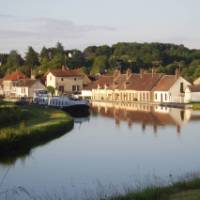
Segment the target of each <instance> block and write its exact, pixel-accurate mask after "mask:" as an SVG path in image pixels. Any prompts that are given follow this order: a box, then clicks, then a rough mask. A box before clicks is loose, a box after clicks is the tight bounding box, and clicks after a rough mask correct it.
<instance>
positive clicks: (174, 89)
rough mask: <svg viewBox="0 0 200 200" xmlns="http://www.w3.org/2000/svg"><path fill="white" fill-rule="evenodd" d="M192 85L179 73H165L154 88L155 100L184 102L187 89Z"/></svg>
mask: <svg viewBox="0 0 200 200" xmlns="http://www.w3.org/2000/svg"><path fill="white" fill-rule="evenodd" d="M190 85H191V84H190V83H189V82H188V81H187V80H185V79H184V78H183V77H181V76H179V75H178V74H176V75H163V76H162V78H161V79H160V80H159V82H158V83H157V84H156V86H155V87H154V88H153V92H154V102H156V103H158V102H161V103H184V97H185V89H186V88H187V87H188V86H190Z"/></svg>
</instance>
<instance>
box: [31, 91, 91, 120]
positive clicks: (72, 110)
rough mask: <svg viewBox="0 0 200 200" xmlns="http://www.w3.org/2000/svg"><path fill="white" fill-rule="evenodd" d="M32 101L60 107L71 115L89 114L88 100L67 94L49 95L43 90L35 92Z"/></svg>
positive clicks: (81, 115)
mask: <svg viewBox="0 0 200 200" xmlns="http://www.w3.org/2000/svg"><path fill="white" fill-rule="evenodd" d="M33 103H34V104H37V105H43V106H48V107H54V108H58V109H62V110H63V111H65V112H68V113H69V114H71V115H72V116H73V117H83V116H88V115H89V102H88V101H87V100H81V99H75V98H72V97H69V96H51V95H50V94H49V93H48V92H47V91H44V90H42V91H41V90H40V91H36V92H35V95H34V98H33Z"/></svg>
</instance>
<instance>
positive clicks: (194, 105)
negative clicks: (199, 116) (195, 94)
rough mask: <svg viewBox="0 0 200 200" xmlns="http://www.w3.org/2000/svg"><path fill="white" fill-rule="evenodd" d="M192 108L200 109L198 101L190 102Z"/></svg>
mask: <svg viewBox="0 0 200 200" xmlns="http://www.w3.org/2000/svg"><path fill="white" fill-rule="evenodd" d="M192 109H193V110H200V102H197V103H192Z"/></svg>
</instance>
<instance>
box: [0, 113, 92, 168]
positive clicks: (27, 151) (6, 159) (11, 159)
mask: <svg viewBox="0 0 200 200" xmlns="http://www.w3.org/2000/svg"><path fill="white" fill-rule="evenodd" d="M86 121H89V117H82V118H74V123H75V124H78V125H79V126H81V124H82V123H84V122H86ZM67 134H68V133H67ZM63 135H65V134H61V135H59V136H58V135H55V137H53V138H52V137H51V138H49V139H48V140H45V141H43V140H41V141H40V143H37V144H34V145H33V146H32V147H29V146H27V147H26V148H24V149H15V150H14V151H11V152H6V153H4V152H0V165H3V166H9V165H14V164H15V163H16V161H17V160H18V159H20V160H21V161H24V160H25V159H26V157H30V156H31V154H32V151H33V150H34V149H35V148H37V147H41V146H43V145H47V144H49V143H50V142H51V141H54V140H56V139H58V138H60V137H62V136H63Z"/></svg>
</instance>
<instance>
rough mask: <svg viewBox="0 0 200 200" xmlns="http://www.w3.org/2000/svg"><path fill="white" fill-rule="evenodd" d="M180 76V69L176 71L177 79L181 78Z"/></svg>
mask: <svg viewBox="0 0 200 200" xmlns="http://www.w3.org/2000/svg"><path fill="white" fill-rule="evenodd" d="M180 75H181V72H180V69H179V68H177V69H176V71H175V77H176V79H177V78H179V77H180Z"/></svg>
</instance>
